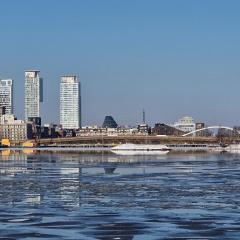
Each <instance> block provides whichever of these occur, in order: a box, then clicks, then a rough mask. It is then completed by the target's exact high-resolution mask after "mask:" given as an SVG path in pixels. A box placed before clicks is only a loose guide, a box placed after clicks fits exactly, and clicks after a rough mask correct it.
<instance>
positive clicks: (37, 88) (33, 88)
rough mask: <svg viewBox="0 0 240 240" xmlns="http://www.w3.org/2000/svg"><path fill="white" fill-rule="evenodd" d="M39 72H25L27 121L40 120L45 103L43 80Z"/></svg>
mask: <svg viewBox="0 0 240 240" xmlns="http://www.w3.org/2000/svg"><path fill="white" fill-rule="evenodd" d="M39 72H40V71H37V70H29V71H25V120H26V121H28V120H29V119H31V118H40V102H42V101H43V79H42V78H40V76H39Z"/></svg>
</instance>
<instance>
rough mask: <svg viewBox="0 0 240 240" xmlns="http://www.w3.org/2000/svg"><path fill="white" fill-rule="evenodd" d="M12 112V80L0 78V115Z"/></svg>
mask: <svg viewBox="0 0 240 240" xmlns="http://www.w3.org/2000/svg"><path fill="white" fill-rule="evenodd" d="M4 114H13V81H12V79H1V80H0V116H2V115H4Z"/></svg>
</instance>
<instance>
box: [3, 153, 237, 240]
mask: <svg viewBox="0 0 240 240" xmlns="http://www.w3.org/2000/svg"><path fill="white" fill-rule="evenodd" d="M239 207H240V155H231V154H206V153H202V154H201V153H198V154H168V155H166V156H138V157H137V156H131V157H127V156H117V155H114V154H106V153H102V154H101V153H98V154H87V153H76V152H74V153H71V152H66V153H62V152H57V151H55V152H53V151H31V150H27V151H11V150H4V151H2V152H0V239H8V240H12V239H107V240H108V239H119V240H128V239H141V240H142V239H224V238H225V239H239V236H240V226H239V222H240V208H239Z"/></svg>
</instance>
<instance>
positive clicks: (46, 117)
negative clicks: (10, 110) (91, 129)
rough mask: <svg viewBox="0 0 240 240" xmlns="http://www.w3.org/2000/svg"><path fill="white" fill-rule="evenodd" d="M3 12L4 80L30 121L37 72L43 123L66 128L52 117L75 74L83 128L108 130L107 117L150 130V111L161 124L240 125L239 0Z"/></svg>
mask: <svg viewBox="0 0 240 240" xmlns="http://www.w3.org/2000/svg"><path fill="white" fill-rule="evenodd" d="M1 7H2V12H3V13H2V15H1V16H0V19H1V24H2V25H1V29H2V33H3V36H4V38H3V39H2V49H1V53H2V56H3V59H4V61H3V60H2V64H1V65H0V77H1V79H7V78H11V79H13V80H14V84H15V88H14V89H15V92H14V94H15V95H14V96H15V103H14V106H15V114H16V115H17V116H18V117H19V118H20V119H23V118H24V115H23V114H24V76H23V71H24V70H25V69H29V68H33V69H35V68H37V69H39V70H40V71H41V73H42V76H43V78H44V79H45V80H44V93H45V94H44V100H45V99H46V101H44V102H43V104H42V109H41V111H42V113H41V116H42V117H43V122H59V114H56V112H55V111H52V110H53V109H59V100H58V99H59V98H58V96H59V76H61V75H63V74H64V73H74V74H76V75H77V76H79V79H80V81H81V82H82V86H83V89H82V98H83V114H82V115H83V125H92V124H98V125H101V124H102V122H103V120H104V117H105V116H106V115H112V116H113V117H114V118H115V119H116V121H117V122H118V123H119V124H121V125H125V124H130V125H132V124H135V123H140V122H141V119H142V114H141V112H142V108H145V110H146V122H148V123H150V124H151V125H153V124H154V123H156V122H167V123H169V122H174V121H175V120H177V119H178V118H179V117H181V116H184V115H190V116H192V117H193V118H194V119H195V120H196V121H204V122H206V123H208V124H210V125H211V124H222V125H229V126H233V125H239V122H240V113H239V111H238V101H240V100H239V99H238V87H239V78H240V71H239V70H238V62H239V60H240V54H239V53H240V51H239V50H240V49H239V44H238V42H239V37H240V30H239V29H238V23H239V21H240V17H239V14H238V12H239V10H240V3H239V2H238V1H231V4H229V3H228V2H227V1H211V2H208V1H202V2H201V3H194V2H191V1H184V2H178V1H161V2H160V1H152V2H151V4H148V3H146V1H131V2H127V1H121V3H113V2H111V1H106V4H104V7H103V6H102V5H101V3H99V2H97V1H92V2H91V3H88V2H79V1H74V0H73V1H72V2H71V4H69V3H67V2H61V3H59V2H57V1H51V3H49V2H48V1H44V0H43V1H41V3H39V4H37V7H38V11H40V12H44V18H42V17H41V15H39V16H37V15H36V14H35V11H34V9H35V8H36V4H35V3H32V2H31V1H27V0H25V1H21V2H19V1H13V0H12V1H9V2H3V3H2V5H1ZM105 8H106V9H105ZM10 13H11V16H13V17H12V18H11V19H9V18H8V16H9V14H10ZM100 29H101V30H100ZM63 36H66V37H63ZM69 36H74V37H69ZM16 39H17V41H16ZM43 109H44V111H43Z"/></svg>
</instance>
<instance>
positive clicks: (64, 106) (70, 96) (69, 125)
mask: <svg viewBox="0 0 240 240" xmlns="http://www.w3.org/2000/svg"><path fill="white" fill-rule="evenodd" d="M60 124H61V125H62V127H63V128H65V129H78V128H80V127H81V86H80V82H79V81H78V79H77V77H76V76H72V75H67V76H61V82H60Z"/></svg>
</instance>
